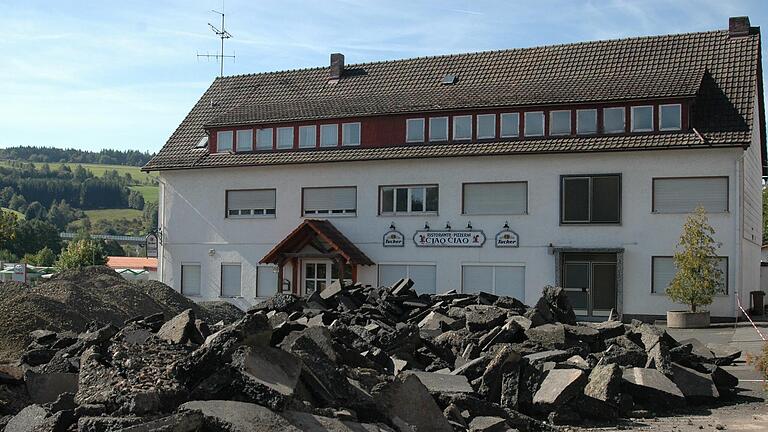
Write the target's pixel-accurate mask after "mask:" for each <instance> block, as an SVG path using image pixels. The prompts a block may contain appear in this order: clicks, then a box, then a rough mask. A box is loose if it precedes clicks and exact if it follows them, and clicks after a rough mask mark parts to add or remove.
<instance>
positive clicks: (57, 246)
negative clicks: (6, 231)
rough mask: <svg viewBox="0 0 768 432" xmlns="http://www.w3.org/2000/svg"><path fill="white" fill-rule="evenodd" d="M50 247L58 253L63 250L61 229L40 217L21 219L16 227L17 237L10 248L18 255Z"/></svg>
mask: <svg viewBox="0 0 768 432" xmlns="http://www.w3.org/2000/svg"><path fill="white" fill-rule="evenodd" d="M45 247H47V248H49V249H51V250H52V251H53V252H55V253H57V252H59V251H60V250H61V237H60V236H59V230H57V229H56V227H55V226H53V225H51V224H49V223H48V222H45V221H41V220H39V219H33V220H22V221H19V223H18V225H17V226H16V229H15V239H14V241H13V243H12V245H11V247H10V248H9V249H10V250H11V252H13V253H14V254H16V255H17V256H24V255H26V254H33V253H37V251H39V250H40V249H43V248H45Z"/></svg>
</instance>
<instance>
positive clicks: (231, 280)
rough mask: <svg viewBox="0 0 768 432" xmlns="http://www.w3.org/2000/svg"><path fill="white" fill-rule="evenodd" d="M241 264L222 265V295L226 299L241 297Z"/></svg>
mask: <svg viewBox="0 0 768 432" xmlns="http://www.w3.org/2000/svg"><path fill="white" fill-rule="evenodd" d="M240 269H241V267H240V264H222V265H221V295H222V296H224V297H240V296H241V295H242V293H241V290H240Z"/></svg>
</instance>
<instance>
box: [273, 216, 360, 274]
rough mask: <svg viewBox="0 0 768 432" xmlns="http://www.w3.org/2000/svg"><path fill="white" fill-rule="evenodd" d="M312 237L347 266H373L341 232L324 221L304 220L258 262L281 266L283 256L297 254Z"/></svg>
mask: <svg viewBox="0 0 768 432" xmlns="http://www.w3.org/2000/svg"><path fill="white" fill-rule="evenodd" d="M314 237H320V238H321V239H322V240H323V241H325V242H327V243H328V245H329V246H330V247H331V248H332V249H334V250H335V251H336V252H338V253H339V254H340V255H341V256H342V257H344V259H345V260H346V261H347V264H353V265H373V264H374V262H373V261H372V260H371V259H370V258H368V256H367V255H366V254H364V253H363V251H361V250H360V249H358V248H357V246H355V245H354V243H352V242H351V241H349V239H348V238H347V237H346V236H345V235H344V234H342V233H341V231H339V230H338V229H337V228H336V227H335V226H334V225H333V224H332V223H331V222H330V221H328V220H325V219H305V220H304V221H303V222H302V223H301V224H299V226H298V227H296V229H294V230H293V231H291V232H290V233H289V234H288V235H287V236H285V238H284V239H283V240H281V241H280V243H278V244H277V245H276V246H275V247H274V248H272V250H270V251H269V252H268V253H267V254H266V255H264V258H262V259H261V260H260V261H259V262H261V263H270V264H282V262H283V261H284V259H285V257H284V256H283V254H285V253H296V252H299V251H300V250H301V249H302V248H303V247H304V246H306V245H307V244H308V240H310V239H312V238H314Z"/></svg>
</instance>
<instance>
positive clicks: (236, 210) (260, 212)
mask: <svg viewBox="0 0 768 432" xmlns="http://www.w3.org/2000/svg"><path fill="white" fill-rule="evenodd" d="M275 195H276V191H275V189H251V190H230V191H227V217H228V218H264V217H268V218H273V217H275Z"/></svg>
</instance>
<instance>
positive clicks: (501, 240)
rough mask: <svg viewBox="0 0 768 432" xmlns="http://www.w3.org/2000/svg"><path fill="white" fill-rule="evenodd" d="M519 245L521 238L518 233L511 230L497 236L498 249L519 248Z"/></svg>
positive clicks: (503, 231)
mask: <svg viewBox="0 0 768 432" xmlns="http://www.w3.org/2000/svg"><path fill="white" fill-rule="evenodd" d="M518 246H520V244H519V237H518V236H517V233H516V232H514V231H512V230H509V229H504V230H501V231H499V233H498V234H496V247H518Z"/></svg>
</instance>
